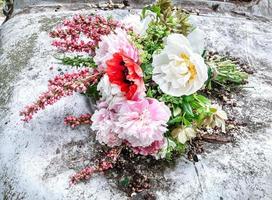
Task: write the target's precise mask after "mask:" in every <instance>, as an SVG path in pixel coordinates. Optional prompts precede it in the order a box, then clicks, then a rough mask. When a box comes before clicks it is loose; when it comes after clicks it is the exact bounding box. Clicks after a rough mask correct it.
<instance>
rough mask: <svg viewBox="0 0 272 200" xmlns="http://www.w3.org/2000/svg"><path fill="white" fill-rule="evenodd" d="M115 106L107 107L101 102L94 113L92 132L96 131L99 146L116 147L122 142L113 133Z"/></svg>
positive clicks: (114, 127)
mask: <svg viewBox="0 0 272 200" xmlns="http://www.w3.org/2000/svg"><path fill="white" fill-rule="evenodd" d="M115 108H116V106H112V107H111V108H109V107H108V105H107V103H105V102H102V103H100V104H99V105H98V110H96V111H95V113H94V114H93V116H92V118H91V120H92V122H93V123H92V126H91V128H92V130H93V131H97V133H96V139H97V140H98V141H99V142H100V143H101V144H106V145H108V146H110V147H113V146H118V145H120V144H121V143H122V140H121V139H119V138H118V137H117V134H116V133H115V132H114V130H115V129H116V126H115V120H116V111H115Z"/></svg>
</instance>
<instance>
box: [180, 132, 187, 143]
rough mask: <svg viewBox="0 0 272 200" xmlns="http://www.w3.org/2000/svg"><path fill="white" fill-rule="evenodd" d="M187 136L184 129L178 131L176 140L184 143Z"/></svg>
mask: <svg viewBox="0 0 272 200" xmlns="http://www.w3.org/2000/svg"><path fill="white" fill-rule="evenodd" d="M187 140H188V139H187V137H186V135H185V133H184V131H182V132H180V133H179V135H178V141H179V142H180V143H181V144H185V143H186V142H187Z"/></svg>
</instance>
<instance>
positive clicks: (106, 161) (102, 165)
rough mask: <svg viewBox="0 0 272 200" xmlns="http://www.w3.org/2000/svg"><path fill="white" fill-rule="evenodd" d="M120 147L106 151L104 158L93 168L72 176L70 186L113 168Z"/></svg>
mask: <svg viewBox="0 0 272 200" xmlns="http://www.w3.org/2000/svg"><path fill="white" fill-rule="evenodd" d="M122 148H123V147H122V146H121V147H118V148H113V149H111V150H110V151H108V152H107V153H106V155H105V157H104V158H102V159H101V160H99V161H98V164H97V165H96V166H94V167H86V168H84V169H82V170H81V171H79V172H77V173H76V174H74V175H73V176H72V177H71V179H70V184H72V185H73V184H77V183H79V182H80V181H84V180H88V179H90V178H91V176H92V175H93V174H94V173H99V172H103V171H107V170H109V169H111V168H113V166H114V164H115V163H116V161H117V160H118V158H119V155H120V153H121V151H122Z"/></svg>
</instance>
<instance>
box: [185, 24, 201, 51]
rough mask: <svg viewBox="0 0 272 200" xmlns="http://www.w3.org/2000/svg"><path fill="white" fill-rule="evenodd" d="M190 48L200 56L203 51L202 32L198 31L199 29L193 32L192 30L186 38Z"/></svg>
mask: <svg viewBox="0 0 272 200" xmlns="http://www.w3.org/2000/svg"><path fill="white" fill-rule="evenodd" d="M187 38H188V40H189V42H190V44H191V47H192V49H193V51H194V52H195V53H198V54H200V55H202V53H203V51H204V47H205V45H204V39H205V36H204V32H203V31H202V30H200V29H199V28H196V29H195V30H193V31H192V32H191V33H190V34H189V35H188V36H187Z"/></svg>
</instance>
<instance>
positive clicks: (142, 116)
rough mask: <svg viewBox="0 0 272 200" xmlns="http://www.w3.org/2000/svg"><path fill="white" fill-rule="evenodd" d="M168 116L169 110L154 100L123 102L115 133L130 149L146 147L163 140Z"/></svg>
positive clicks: (169, 114)
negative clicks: (127, 143) (128, 144)
mask: <svg viewBox="0 0 272 200" xmlns="http://www.w3.org/2000/svg"><path fill="white" fill-rule="evenodd" d="M170 116H171V112H170V109H169V108H168V107H167V106H166V105H165V104H164V103H163V102H159V101H158V100H156V99H151V98H149V99H141V100H138V101H129V100H128V101H124V102H122V103H121V104H120V110H119V112H118V115H117V118H118V119H117V120H116V123H115V125H116V127H117V131H116V132H117V133H118V137H119V138H121V139H123V140H126V141H127V142H129V143H130V145H131V146H132V147H148V146H150V145H151V144H152V143H153V142H155V141H162V140H163V138H164V136H163V134H164V133H165V132H166V131H167V128H166V126H167V122H168V120H169V118H170Z"/></svg>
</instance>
